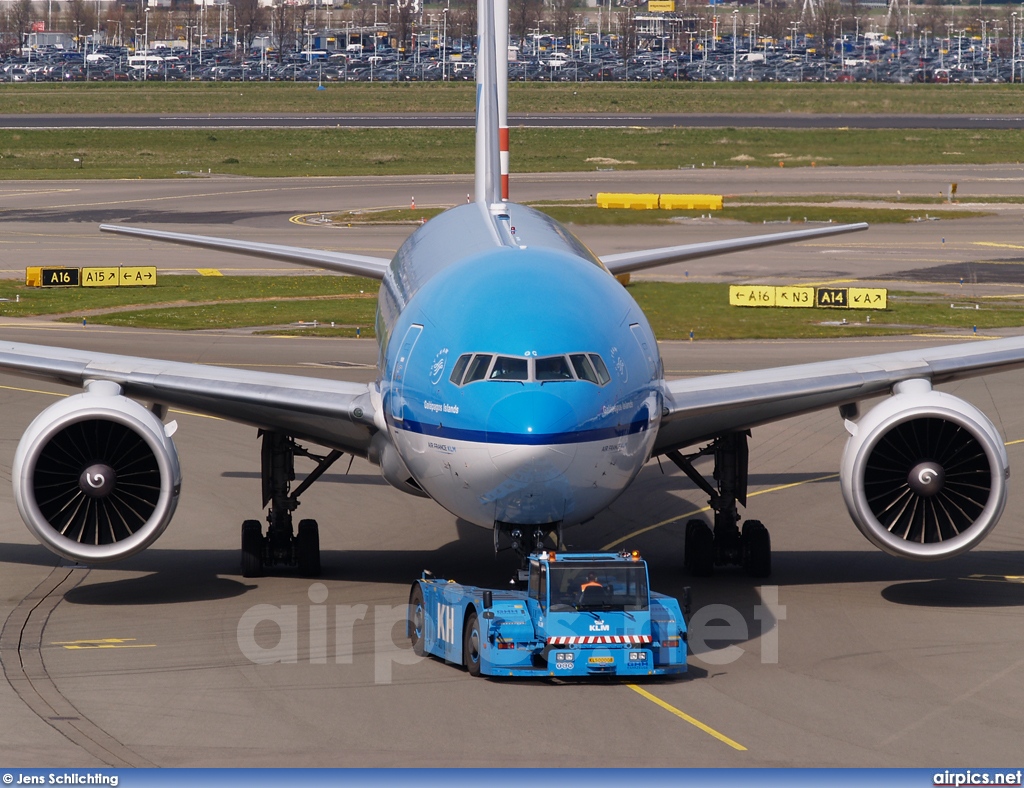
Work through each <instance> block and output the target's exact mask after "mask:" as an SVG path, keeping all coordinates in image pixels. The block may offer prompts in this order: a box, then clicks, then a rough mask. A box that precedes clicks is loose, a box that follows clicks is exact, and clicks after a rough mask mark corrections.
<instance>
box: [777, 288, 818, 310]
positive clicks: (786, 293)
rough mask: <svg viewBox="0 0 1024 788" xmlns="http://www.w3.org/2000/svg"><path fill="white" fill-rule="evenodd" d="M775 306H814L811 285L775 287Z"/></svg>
mask: <svg viewBox="0 0 1024 788" xmlns="http://www.w3.org/2000/svg"><path fill="white" fill-rule="evenodd" d="M775 306H790V307H801V308H802V307H810V308H813V307H814V288H813V287H776V288H775Z"/></svg>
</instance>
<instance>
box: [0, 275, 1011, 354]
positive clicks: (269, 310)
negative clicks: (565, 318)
mask: <svg viewBox="0 0 1024 788" xmlns="http://www.w3.org/2000/svg"><path fill="white" fill-rule="evenodd" d="M360 290H361V291H362V292H361V293H360ZM376 291H377V283H376V282H373V281H372V280H368V279H361V278H358V277H342V276H333V275H308V276H293V277H286V276H274V277H261V276H237V277H235V276H231V277H198V276H164V277H162V278H161V283H160V285H158V286H157V287H153V288H121V289H119V288H111V289H109V290H103V289H92V288H68V289H60V290H49V289H48V290H40V289H39V288H27V287H25V286H24V285H20V284H16V283H14V282H10V281H0V296H2V297H3V298H9V299H14V298H15V297H16V296H18V297H20V298H19V300H18V301H17V302H15V301H13V300H8V301H4V302H0V314H2V315H4V316H7V317H24V316H30V315H62V316H63V317H62V318H61V319H63V320H65V321H68V322H81V320H82V318H83V317H86V319H87V320H88V322H89V323H99V324H104V325H118V326H128V327H139V328H159V329H176V330H201V329H227V328H255V327H267V328H269V329H270V333H275V334H281V333H297V334H304V335H309V334H317V335H321V336H354V335H355V333H356V328H357V327H358V328H359V329H360V335H361V336H363V337H372V336H373V325H374V315H375V310H376ZM629 292H630V294H631V295H632V296H633V297H634V298H635V299H636V300H637V302H638V303H639V304H640V306H641V308H642V309H643V310H644V312H645V314H646V315H647V317H648V319H649V320H650V321H651V325H652V327H653V328H654V331H655V334H656V335H657V336H658V337H659V339H665V340H671V339H686V338H688V337H689V335H690V332H691V331H693V333H694V337H695V338H696V339H799V338H813V337H836V336H848V335H857V336H864V335H879V334H907V333H915V332H919V331H935V330H940V331H941V330H952V329H960V330H963V331H971V330H972V329H973V328H974V327H975V326H976V327H977V328H978V329H979V330H984V329H992V328H1015V327H1020V326H1024V293H1022V294H1019V295H1017V296H1011V297H1005V296H1003V297H1000V298H981V299H976V300H974V301H966V300H963V301H960V302H958V304H957V305H958V306H962V307H963V306H966V307H970V306H973V304H974V303H978V304H979V306H980V308H979V309H973V308H959V309H951V308H950V298H949V296H945V295H940V294H922V293H916V292H915V293H909V292H901V291H895V290H890V292H889V308H888V309H887V310H885V311H871V312H868V311H863V310H854V309H835V310H828V309H767V308H750V307H746V308H745V307H731V306H729V286H728V285H725V284H708V283H693V282H687V283H665V282H635V283H633V284H632V285H630V286H629ZM183 302H184V303H183ZM211 302H219V303H211ZM113 310H117V311H113ZM869 314H870V316H871V322H870V323H868V322H867V319H866V318H867V317H868V315H869ZM844 318H845V319H846V320H847V324H846V325H836V323H838V322H840V321H842V320H843V319H844ZM314 321H315V322H316V328H313V327H312V324H313V323H314ZM300 322H302V323H303V324H304V326H305V327H298V326H297V325H296V324H298V323H300ZM331 322H334V324H335V325H334V327H333V328H332V327H331ZM270 327H272V328H270Z"/></svg>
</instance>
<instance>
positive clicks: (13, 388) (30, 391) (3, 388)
mask: <svg viewBox="0 0 1024 788" xmlns="http://www.w3.org/2000/svg"><path fill="white" fill-rule="evenodd" d="M0 391H21V392H24V393H25V394H45V395H46V396H48V397H70V396H72V395H71V394H59V393H57V392H56V391H42V390H40V389H25V388H20V387H18V386H0ZM168 411H169V412H170V413H176V414H178V415H179V416H195V417H196V418H199V419H214V420H215V421H223V420H224V419H222V418H221V417H220V416H211V415H209V414H208V413H195V412H193V411H191V410H177V409H176V408H169V409H168Z"/></svg>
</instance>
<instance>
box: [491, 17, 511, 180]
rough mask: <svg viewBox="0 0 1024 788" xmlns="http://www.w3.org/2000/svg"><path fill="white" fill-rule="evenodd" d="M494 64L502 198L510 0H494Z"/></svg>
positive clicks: (506, 164) (505, 174)
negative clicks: (496, 79) (496, 78)
mask: <svg viewBox="0 0 1024 788" xmlns="http://www.w3.org/2000/svg"><path fill="white" fill-rule="evenodd" d="M494 64H495V66H496V68H497V71H496V74H497V77H498V82H497V85H498V157H499V159H500V161H501V199H503V200H507V199H508V0H494Z"/></svg>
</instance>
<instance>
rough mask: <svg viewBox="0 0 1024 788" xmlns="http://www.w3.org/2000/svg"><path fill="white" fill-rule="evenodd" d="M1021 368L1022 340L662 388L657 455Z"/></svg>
mask: <svg viewBox="0 0 1024 788" xmlns="http://www.w3.org/2000/svg"><path fill="white" fill-rule="evenodd" d="M1020 367H1024V336H1021V337H1010V338H1007V339H995V340H986V341H984V342H977V343H968V344H960V345H944V346H941V347H935V348H925V349H921V350H907V351H900V352H898V353H886V354H882V355H877V356H863V357H860V358H850V359H843V360H840V361H823V362H816V363H813V364H799V365H796V366H791V367H775V368H773V369H762V370H755V371H751V372H734V373H729V374H725V375H711V376H706V377H699V378H682V379H676V380H669V381H666V382H665V409H664V411H663V413H662V420H661V427H660V429H659V432H658V438H657V441H656V443H655V446H654V453H655V454H663V453H665V452H667V451H671V450H673V449H679V448H682V447H684V446H688V445H692V444H694V443H698V442H701V441H705V440H708V439H710V438H713V437H714V436H716V435H721V434H722V433H725V432H732V431H739V430H746V429H749V428H751V427H755V426H757V425H759V424H765V423H767V422H770V421H776V420H778V419H784V418H789V417H791V416H798V415H800V414H803V413H810V412H812V411H816V410H823V409H825V408H830V407H837V406H840V405H845V404H849V403H854V402H857V401H859V400H862V399H867V398H870V397H874V396H879V395H884V394H888V393H889V391H890V389H891V388H892V387H893V386H894V385H895V384H897V383H900V382H901V381H905V380H911V379H915V378H917V379H926V380H930V381H931V383H932V384H933V385H935V384H939V383H944V382H948V381H952V380H959V379H961V378H969V377H974V376H978V375H986V374H990V373H993V372H1002V371H1007V370H1011V369H1018V368H1020Z"/></svg>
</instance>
